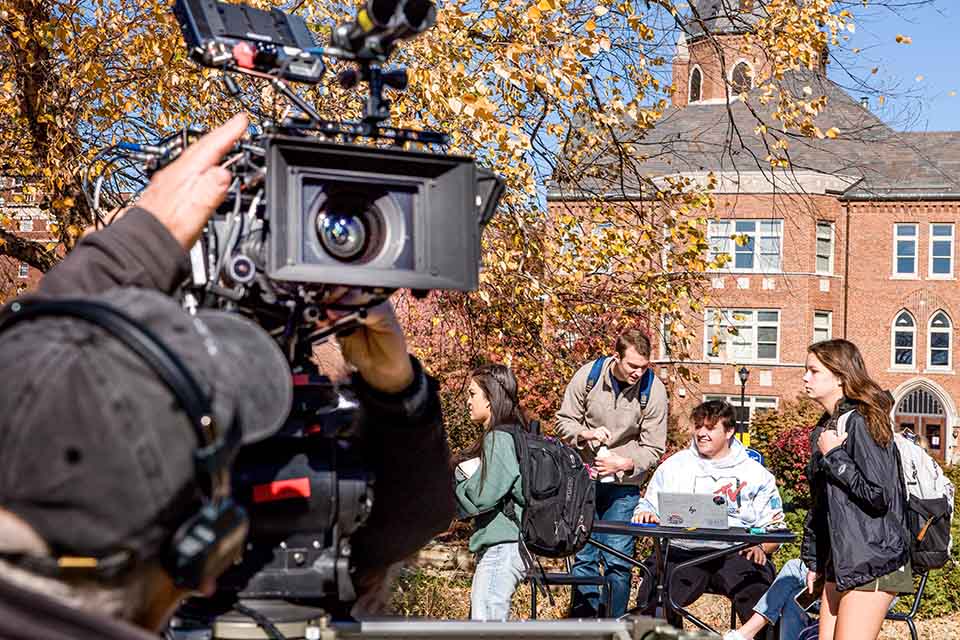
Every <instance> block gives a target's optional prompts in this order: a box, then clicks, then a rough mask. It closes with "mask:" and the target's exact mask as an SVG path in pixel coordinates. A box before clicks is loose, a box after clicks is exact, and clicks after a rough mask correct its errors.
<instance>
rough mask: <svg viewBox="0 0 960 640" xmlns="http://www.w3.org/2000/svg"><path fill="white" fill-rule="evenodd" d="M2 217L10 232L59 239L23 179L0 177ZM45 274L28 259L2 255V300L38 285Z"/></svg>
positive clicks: (0, 280)
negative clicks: (22, 259)
mask: <svg viewBox="0 0 960 640" xmlns="http://www.w3.org/2000/svg"><path fill="white" fill-rule="evenodd" d="M0 220H3V224H4V226H5V229H6V230H7V231H12V232H14V233H16V234H17V235H19V236H21V237H23V238H26V239H28V240H33V241H37V242H52V241H55V240H56V238H54V237H53V235H52V234H51V233H50V232H49V231H48V229H47V225H48V224H49V223H50V222H51V221H52V220H51V219H50V216H49V215H48V214H47V213H46V212H45V211H43V210H42V209H41V208H40V207H38V206H37V205H36V203H35V201H34V196H32V195H31V194H28V193H25V192H24V190H23V181H22V179H20V178H11V177H2V176H0ZM41 275H42V274H41V273H40V271H38V270H37V269H35V268H33V267H31V266H30V265H28V264H27V263H26V262H20V261H19V260H15V259H13V258H11V257H9V256H0V301H2V300H7V299H9V298H12V297H13V296H15V295H17V293H19V292H21V291H23V290H26V289H31V288H33V287H34V286H36V284H37V282H38V281H39V280H40V276H41Z"/></svg>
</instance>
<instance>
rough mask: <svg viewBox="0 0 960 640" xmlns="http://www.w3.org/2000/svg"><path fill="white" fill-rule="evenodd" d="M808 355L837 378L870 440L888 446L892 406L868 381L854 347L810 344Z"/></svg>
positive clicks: (887, 396) (849, 344) (841, 342)
mask: <svg viewBox="0 0 960 640" xmlns="http://www.w3.org/2000/svg"><path fill="white" fill-rule="evenodd" d="M807 351H808V352H809V353H812V354H813V355H815V356H816V357H817V360H819V361H820V362H821V363H823V366H825V367H826V368H827V369H829V370H830V371H831V372H832V373H833V375H835V376H837V377H838V378H840V383H841V384H842V385H843V395H844V397H845V398H847V399H848V400H853V401H854V402H856V403H857V405H858V407H857V410H858V411H859V412H860V413H861V415H863V417H864V418H865V419H866V421H867V431H868V432H869V433H870V437H872V438H873V439H874V441H875V442H876V443H877V444H879V445H880V446H884V447H885V446H887V445H888V444H889V443H890V441H891V440H892V439H893V428H892V427H891V426H890V409H892V408H893V403H892V402H891V400H890V394H889V393H888V392H886V391H884V390H883V389H881V388H880V385H878V384H877V383H876V382H874V381H873V380H872V379H871V378H870V375H869V374H868V373H867V366H866V365H865V364H864V362H863V356H861V355H860V350H859V349H857V345H855V344H853V343H852V342H850V341H848V340H824V341H822V342H815V343H813V344H812V345H810V346H809V347H807Z"/></svg>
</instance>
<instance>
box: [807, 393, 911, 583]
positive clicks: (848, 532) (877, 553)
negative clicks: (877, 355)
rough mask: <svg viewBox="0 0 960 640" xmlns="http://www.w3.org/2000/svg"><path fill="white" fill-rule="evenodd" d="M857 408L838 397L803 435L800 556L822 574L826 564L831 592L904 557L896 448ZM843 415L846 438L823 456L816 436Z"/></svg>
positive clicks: (874, 574)
mask: <svg viewBox="0 0 960 640" xmlns="http://www.w3.org/2000/svg"><path fill="white" fill-rule="evenodd" d="M855 408H856V405H854V404H852V403H849V402H848V401H846V400H844V401H841V402H840V403H839V405H838V406H837V410H836V412H835V413H834V415H832V416H830V415H827V414H824V416H823V417H822V418H821V419H820V422H819V423H818V424H817V426H816V428H815V429H814V430H813V432H812V433H811V434H810V450H811V456H810V463H809V464H808V466H807V477H808V478H809V479H810V495H811V497H812V499H813V506H812V507H811V509H810V511H809V513H807V521H806V524H805V525H804V531H803V545H802V547H801V550H800V556H801V559H802V560H803V562H804V564H806V565H807V567H809V568H810V569H811V570H813V571H816V572H817V573H822V572H823V571H824V568H825V567H826V566H827V563H828V560H829V561H832V563H833V571H834V573H835V574H836V581H837V590H839V591H847V590H848V589H853V588H854V587H858V586H860V585H862V584H866V583H868V582H870V581H871V580H874V579H875V578H879V577H880V576H883V575H886V574H888V573H890V572H892V571H894V570H896V569H898V568H899V567H901V566H902V565H903V564H904V563H906V562H907V560H908V555H909V551H908V547H907V543H906V540H907V535H906V519H905V516H904V506H905V502H904V495H905V494H904V491H905V489H904V487H903V478H902V477H901V475H900V472H899V467H898V465H897V457H896V456H897V447H896V445H895V444H894V443H893V442H892V441H891V442H890V443H889V444H888V445H887V446H885V447H884V446H880V445H879V444H877V442H876V441H875V440H874V439H873V437H872V436H871V435H870V433H869V432H868V431H867V424H866V420H865V419H864V417H863V416H862V415H861V414H860V413H859V412H858V411H855ZM851 410H854V411H853V413H851V414H850V417H849V418H848V419H847V423H846V428H847V440H846V442H844V443H843V445H842V446H839V447H836V448H834V449H832V450H831V451H828V452H827V454H826V455H823V454H821V453H820V452H819V450H818V449H817V439H818V438H819V437H820V434H821V433H823V431H824V429H836V424H837V419H838V418H839V416H840V415H842V414H843V413H846V412H847V411H851Z"/></svg>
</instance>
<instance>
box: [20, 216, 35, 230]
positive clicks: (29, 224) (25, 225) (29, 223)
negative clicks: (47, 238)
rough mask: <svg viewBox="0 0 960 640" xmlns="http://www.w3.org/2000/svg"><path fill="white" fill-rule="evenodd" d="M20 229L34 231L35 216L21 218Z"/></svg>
mask: <svg viewBox="0 0 960 640" xmlns="http://www.w3.org/2000/svg"><path fill="white" fill-rule="evenodd" d="M20 231H33V218H20Z"/></svg>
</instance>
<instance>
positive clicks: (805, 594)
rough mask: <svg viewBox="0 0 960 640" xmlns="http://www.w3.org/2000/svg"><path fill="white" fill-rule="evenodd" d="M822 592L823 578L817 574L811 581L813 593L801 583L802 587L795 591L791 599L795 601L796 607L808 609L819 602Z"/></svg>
mask: <svg viewBox="0 0 960 640" xmlns="http://www.w3.org/2000/svg"><path fill="white" fill-rule="evenodd" d="M822 593H823V578H821V577H819V576H818V577H817V579H816V580H815V581H814V583H813V593H810V592H809V591H807V585H803V588H802V589H800V591H798V592H797V595H795V596H793V599H794V600H795V601H796V603H797V606H798V607H800V608H801V609H803V610H804V611H810V609H811V608H813V606H814V605H815V604H817V603H818V602H820V596H821V594H822Z"/></svg>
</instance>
